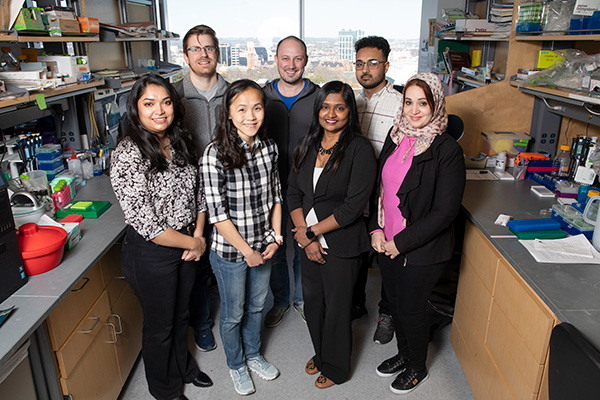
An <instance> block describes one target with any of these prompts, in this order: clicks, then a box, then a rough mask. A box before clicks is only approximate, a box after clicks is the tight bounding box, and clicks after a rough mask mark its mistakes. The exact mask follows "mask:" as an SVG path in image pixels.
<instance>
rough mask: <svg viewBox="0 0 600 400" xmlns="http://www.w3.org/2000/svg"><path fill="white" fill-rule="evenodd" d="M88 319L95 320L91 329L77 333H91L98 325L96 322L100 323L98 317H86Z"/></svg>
mask: <svg viewBox="0 0 600 400" xmlns="http://www.w3.org/2000/svg"><path fill="white" fill-rule="evenodd" d="M88 319H95V320H96V321H94V325H92V327H91V328H90V329H88V330H81V331H79V333H92V331H93V330H94V328H95V327H96V325H98V322H100V317H88Z"/></svg>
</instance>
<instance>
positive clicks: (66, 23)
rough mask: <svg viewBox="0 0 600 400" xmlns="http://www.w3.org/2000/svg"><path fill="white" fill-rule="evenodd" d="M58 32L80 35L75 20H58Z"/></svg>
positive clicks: (77, 23)
mask: <svg viewBox="0 0 600 400" xmlns="http://www.w3.org/2000/svg"><path fill="white" fill-rule="evenodd" d="M60 30H61V32H62V33H65V32H71V33H81V31H80V30H79V22H77V20H75V19H62V18H61V19H60Z"/></svg>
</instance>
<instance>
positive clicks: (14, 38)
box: [0, 33, 100, 43]
mask: <svg viewBox="0 0 600 400" xmlns="http://www.w3.org/2000/svg"><path fill="white" fill-rule="evenodd" d="M99 41H100V37H98V36H44V35H41V36H40V35H18V34H17V35H13V34H5V33H3V34H0V42H16V43H29V42H45V43H68V42H99Z"/></svg>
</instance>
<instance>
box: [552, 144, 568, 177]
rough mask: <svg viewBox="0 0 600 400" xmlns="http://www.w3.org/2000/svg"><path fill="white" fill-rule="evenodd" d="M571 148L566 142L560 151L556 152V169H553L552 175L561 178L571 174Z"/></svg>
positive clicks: (554, 162) (554, 165)
mask: <svg viewBox="0 0 600 400" xmlns="http://www.w3.org/2000/svg"><path fill="white" fill-rule="evenodd" d="M570 150H571V148H570V147H569V146H567V145H566V144H563V145H561V146H560V151H559V152H558V153H556V157H554V161H553V163H552V166H553V167H554V171H552V176H556V177H557V178H560V179H566V178H568V176H569V163H570V162H571V156H570V154H569V151H570Z"/></svg>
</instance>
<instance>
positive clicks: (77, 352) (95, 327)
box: [56, 291, 110, 378]
mask: <svg viewBox="0 0 600 400" xmlns="http://www.w3.org/2000/svg"><path fill="white" fill-rule="evenodd" d="M109 314H110V305H109V303H108V294H107V293H106V291H104V292H102V295H101V296H100V298H99V299H98V301H97V302H96V303H95V304H94V305H93V306H92V309H91V310H90V312H89V313H88V314H87V315H86V316H85V318H84V319H83V321H81V323H80V324H79V326H77V328H76V329H75V331H74V332H73V334H72V335H71V336H70V337H69V338H68V339H67V341H66V342H65V344H64V345H63V346H62V347H61V348H60V350H58V351H57V352H56V358H57V360H58V366H59V368H60V373H61V376H62V377H63V378H68V377H69V375H70V374H71V371H73V369H74V368H75V366H76V365H77V363H78V362H79V360H80V359H81V357H82V356H83V355H84V354H85V352H86V351H87V349H88V347H89V346H90V345H91V343H92V341H93V340H94V338H95V337H96V336H98V334H99V332H100V331H102V327H103V326H104V324H105V322H106V321H107V319H108V316H109Z"/></svg>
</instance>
